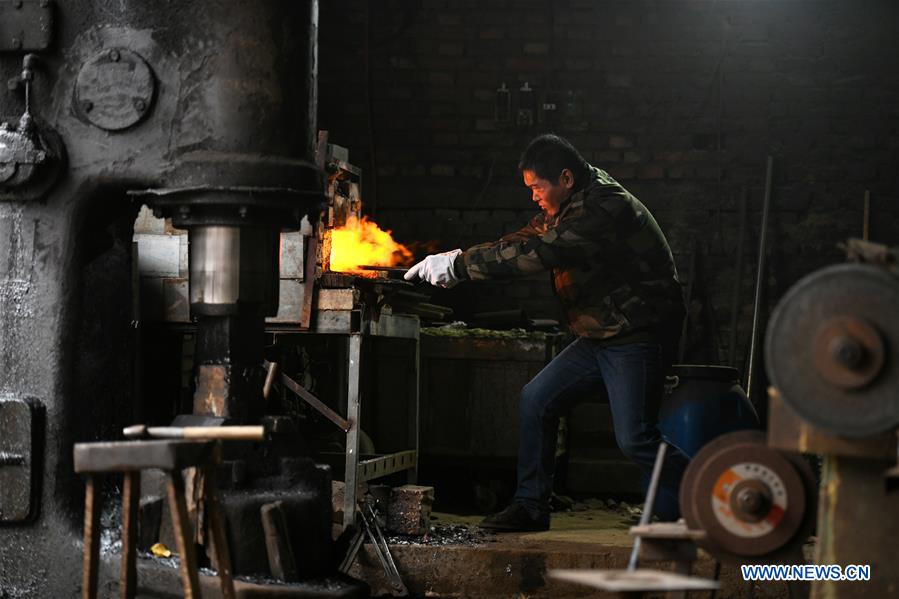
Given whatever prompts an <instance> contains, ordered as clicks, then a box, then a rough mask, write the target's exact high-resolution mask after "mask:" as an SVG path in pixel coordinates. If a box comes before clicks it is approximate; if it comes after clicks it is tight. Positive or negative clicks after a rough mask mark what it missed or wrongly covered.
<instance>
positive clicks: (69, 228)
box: [0, 0, 363, 597]
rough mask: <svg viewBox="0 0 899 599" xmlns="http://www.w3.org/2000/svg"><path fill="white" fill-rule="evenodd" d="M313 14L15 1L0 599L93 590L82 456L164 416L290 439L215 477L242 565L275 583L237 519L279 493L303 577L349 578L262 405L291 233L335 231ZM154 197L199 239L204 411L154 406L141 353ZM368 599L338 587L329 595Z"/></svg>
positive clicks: (298, 463)
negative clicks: (144, 233) (142, 262)
mask: <svg viewBox="0 0 899 599" xmlns="http://www.w3.org/2000/svg"><path fill="white" fill-rule="evenodd" d="M317 10H318V8H317V3H316V2H315V0H301V1H295V2H282V1H279V0H262V1H258V2H226V1H222V2H212V1H207V0H187V1H184V2H178V3H157V2H134V1H130V0H126V1H125V2H117V3H109V2H105V1H100V0H93V1H92V0H71V1H58V2H53V1H50V0H0V78H2V81H3V82H4V83H7V82H8V87H5V88H4V91H3V92H2V93H0V121H2V124H0V596H2V597H70V596H74V595H76V594H77V593H78V589H79V581H80V580H81V573H80V570H81V564H82V556H81V549H80V542H79V540H80V539H81V536H82V531H81V526H82V520H81V518H82V514H83V506H82V503H81V502H82V499H81V498H82V496H83V493H84V485H83V482H82V480H81V479H80V478H79V477H78V476H76V475H75V473H74V471H73V463H72V447H73V445H74V444H75V443H76V442H83V441H96V440H100V439H114V438H119V439H120V438H121V429H122V427H123V426H125V425H128V424H131V423H133V422H141V421H143V420H145V419H147V418H149V417H150V416H151V415H153V414H157V415H158V414H164V413H166V412H167V411H170V412H172V413H173V415H174V414H175V413H178V412H179V411H180V412H185V413H189V414H187V420H184V421H183V422H182V423H188V424H203V425H213V426H215V425H220V424H224V423H231V424H246V423H259V422H264V423H265V424H266V425H267V427H268V430H269V431H270V432H271V433H272V435H273V436H274V438H275V440H274V441H273V442H271V443H264V444H256V445H254V444H251V443H244V444H242V445H241V444H237V445H234V446H232V447H230V448H228V449H226V455H225V458H226V459H225V462H224V463H225V468H224V469H222V468H220V472H219V473H218V475H217V476H218V477H219V478H220V479H222V482H223V483H225V484H224V489H223V491H222V503H223V507H224V512H225V513H226V515H227V516H228V520H229V523H230V532H229V536H230V539H231V543H232V557H233V563H234V570H235V573H237V574H241V573H245V574H249V573H260V572H263V573H264V570H265V563H264V546H262V545H260V544H261V543H263V541H262V540H261V539H254V538H253V534H256V533H258V532H259V529H260V525H258V521H253V523H251V524H242V522H243V521H244V519H246V518H248V517H247V516H246V515H247V514H254V515H258V512H259V506H260V505H262V504H264V503H266V502H271V501H272V500H273V499H277V500H278V501H281V502H283V505H284V506H285V510H286V512H285V513H287V514H288V515H290V514H293V516H291V517H295V518H297V519H298V520H299V523H298V524H297V526H293V527H292V530H295V531H297V533H296V534H302V535H304V536H303V539H304V541H305V542H307V544H308V547H307V549H308V552H307V555H306V557H305V559H304V561H303V562H302V563H301V564H300V566H301V567H300V570H301V574H302V575H303V576H304V577H306V578H310V579H311V578H316V577H317V578H322V577H327V576H329V575H330V574H331V573H333V572H336V568H335V567H333V563H334V560H333V559H331V557H332V556H331V555H330V553H329V552H330V550H331V547H330V543H331V535H330V531H331V475H330V471H329V470H328V469H327V468H323V467H318V466H316V465H315V464H313V463H312V462H311V461H310V460H308V458H305V457H304V456H303V451H302V447H298V446H297V444H295V443H291V442H288V441H284V439H285V438H287V437H285V436H284V433H289V432H290V424H289V423H288V422H285V421H284V420H279V419H278V418H267V419H266V418H265V414H266V403H265V401H264V399H263V388H264V383H265V379H266V371H265V369H264V366H263V365H264V363H265V362H264V358H266V357H268V356H266V355H265V354H264V350H265V347H266V344H267V343H268V342H269V339H267V338H266V333H265V321H266V318H275V317H276V315H277V314H278V304H279V239H280V235H281V233H282V232H283V231H297V230H299V229H300V227H301V224H302V222H303V221H304V220H306V221H307V222H308V223H309V224H310V226H312V227H313V228H315V227H319V226H320V225H319V221H320V218H321V214H322V210H323V208H324V207H325V206H326V194H325V192H326V188H325V185H326V184H325V181H326V178H325V170H324V161H323V160H321V159H320V162H318V163H317V162H316V146H317V137H316V132H317V129H316V118H315V117H316V69H317V57H316V52H317V42H316V35H317V19H318V12H317ZM320 156H321V154H320ZM334 179H335V178H334V177H331V182H332V184H333V182H334ZM344 187H345V189H344V191H345V192H347V193H349V191H351V190H350V188H349V187H346V186H344ZM331 197H335V194H334V193H332V194H331ZM141 205H147V206H149V207H150V208H151V209H152V210H153V212H154V213H155V214H156V215H157V216H158V217H165V218H167V219H169V222H170V223H171V224H172V225H173V226H175V227H177V228H179V229H184V230H186V231H187V236H188V239H189V252H190V256H189V258H190V260H189V265H190V266H189V274H190V276H189V279H190V284H189V306H190V315H191V320H192V325H191V326H192V327H194V329H193V335H194V336H195V340H196V344H195V347H196V349H195V354H194V359H193V361H194V364H195V371H194V373H193V376H194V377H195V381H196V384H195V387H194V393H193V398H192V402H191V403H192V409H187V410H179V409H177V408H178V407H179V406H178V402H177V400H176V399H173V398H171V397H163V396H159V395H157V394H156V393H154V392H153V391H152V390H153V389H157V388H160V387H159V386H158V385H154V383H155V382H156V381H155V379H157V378H160V377H161V376H164V375H161V374H160V373H158V372H154V371H150V370H149V369H147V368H146V367H145V366H146V363H147V362H146V360H144V361H141V360H139V359H137V358H136V356H138V355H139V354H140V352H139V351H138V349H139V348H140V347H141V343H142V340H141V330H142V326H141V323H140V317H139V314H140V310H139V307H138V306H137V305H136V301H137V298H138V296H139V294H138V293H137V291H136V289H137V285H136V284H135V277H134V276H133V273H134V269H135V268H136V266H135V264H133V262H134V261H133V255H132V243H131V238H132V233H133V229H132V227H133V223H134V219H135V216H136V215H137V213H138V210H139V208H140V207H141ZM352 209H355V210H356V211H358V205H355V206H350V210H352ZM325 218H326V219H327V220H328V222H327V223H326V224H329V225H330V224H333V223H331V222H330V220H331V219H332V217H331V215H330V213H328V214H327V215H326V216H325ZM301 255H304V254H301ZM305 255H307V256H309V255H311V256H313V258H311V259H312V260H314V259H315V258H314V256H315V255H316V254H315V253H311V252H310V251H309V250H308V249H307V250H306V252H305ZM313 267H314V265H313ZM313 272H314V269H313ZM307 319H308V313H307ZM307 322H308V321H307ZM163 354H164V352H163V353H162V354H160V355H157V356H155V358H156V362H155V363H160V362H165V360H166V356H165V355H163ZM173 366H174V368H173V370H175V371H176V373H177V369H178V365H177V364H174V365H173ZM148 389H149V390H150V391H148ZM279 435H281V439H282V440H281V441H279V440H278V438H279ZM228 452H232V453H230V454H229V453H228ZM220 486H221V485H220ZM107 492H108V493H109V494H112V495H114V494H115V493H116V488H115V485H114V484H110V485H109V486H108V487H107ZM109 503H112V502H109ZM114 523H115V522H114V521H113V524H114ZM199 537H202V534H199V535H198V540H202V538H199ZM259 547H262V554H261V555H262V556H263V557H261V556H260V554H259V553H260V552H259ZM303 551H306V549H303ZM108 574H109V573H108V572H106V574H104V571H103V570H101V578H102V577H103V576H108ZM101 588H102V585H101ZM360 588H363V587H360V586H359V585H354V584H353V583H352V581H349V580H346V579H343V580H342V581H341V580H337V581H336V582H332V583H330V586H328V587H327V588H326V589H325V591H322V589H321V588H318V590H317V591H316V592H328V593H331V594H330V595H328V596H351V595H352V593H358V592H360ZM302 592H303V591H302V589H299V588H298V590H297V595H296V596H304V595H303V594H302ZM316 596H320V595H316Z"/></svg>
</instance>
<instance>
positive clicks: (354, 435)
mask: <svg viewBox="0 0 899 599" xmlns="http://www.w3.org/2000/svg"><path fill="white" fill-rule="evenodd" d="M267 328H268V329H269V332H271V333H273V334H274V335H275V338H276V341H277V340H278V339H282V338H283V337H285V336H288V337H293V336H299V337H302V336H307V335H339V336H343V337H346V358H347V359H346V361H345V362H344V368H343V372H342V375H343V376H342V377H341V379H342V381H343V382H344V383H345V388H346V419H343V418H342V417H341V416H340V415H338V414H336V413H334V412H333V410H331V409H330V408H328V407H327V406H326V405H324V404H323V403H322V402H320V401H317V400H315V398H314V397H312V399H310V395H311V394H309V393H308V391H307V392H305V393H303V392H298V391H299V390H297V389H294V388H292V387H290V385H289V384H288V387H290V388H291V389H292V390H293V391H294V392H296V393H297V394H298V395H299V396H300V397H301V398H303V399H304V400H306V402H307V403H309V404H310V405H311V406H312V407H314V408H315V409H316V410H317V411H319V412H320V413H321V414H323V415H324V416H325V417H326V418H328V419H329V420H331V421H332V422H334V423H335V424H336V425H337V426H338V427H339V428H341V429H342V430H344V431H345V432H346V455H345V458H344V463H345V470H344V472H345V474H344V483H345V488H344V501H343V514H344V516H343V526H344V528H346V526H347V525H349V524H350V523H352V522H353V514H354V513H355V507H356V487H357V485H358V484H359V483H360V482H364V481H369V480H373V479H376V478H381V477H383V476H387V475H389V474H394V473H396V472H402V471H407V472H408V482H409V483H415V482H417V476H418V448H419V362H420V346H419V328H420V325H419V320H418V316H413V315H407V314H384V313H382V314H380V315H379V317H378V318H377V319H374V318H370V317H368V316H365V315H363V313H362V311H361V310H358V309H352V310H350V309H337V310H321V309H319V310H315V311H314V312H313V314H312V319H311V323H310V328H309V329H308V330H305V331H303V330H296V329H291V328H290V327H285V326H278V325H274V324H269V326H268V327H267ZM369 337H372V338H374V337H386V338H393V339H407V340H409V341H412V342H413V344H414V354H413V357H412V360H413V364H412V366H413V376H412V377H410V380H409V398H410V400H409V402H410V405H409V414H410V415H411V418H409V422H408V426H407V431H408V437H407V442H408V445H409V448H408V449H406V450H403V451H397V452H393V453H386V454H380V455H375V456H365V457H364V458H363V456H362V455H361V454H360V451H359V450H360V443H359V436H360V431H361V422H360V420H361V413H362V396H361V393H360V379H361V373H362V342H363V339H365V338H369Z"/></svg>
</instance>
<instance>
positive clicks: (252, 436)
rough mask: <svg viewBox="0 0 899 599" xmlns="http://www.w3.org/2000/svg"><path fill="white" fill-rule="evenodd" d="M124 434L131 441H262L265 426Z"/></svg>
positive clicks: (139, 427) (141, 427)
mask: <svg viewBox="0 0 899 599" xmlns="http://www.w3.org/2000/svg"><path fill="white" fill-rule="evenodd" d="M122 434H123V435H125V437H127V438H129V439H139V438H142V437H156V438H160V439H225V440H230V441H262V440H263V439H265V427H264V426H183V427H182V426H149V427H148V426H147V425H145V424H135V425H132V426H127V427H125V428H124V429H123V430H122Z"/></svg>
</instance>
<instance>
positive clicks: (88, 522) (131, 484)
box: [75, 440, 235, 599]
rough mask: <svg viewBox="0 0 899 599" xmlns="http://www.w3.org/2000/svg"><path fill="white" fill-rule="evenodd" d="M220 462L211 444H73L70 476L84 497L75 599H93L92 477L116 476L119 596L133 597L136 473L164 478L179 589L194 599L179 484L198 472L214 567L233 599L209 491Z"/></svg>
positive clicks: (192, 558)
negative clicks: (82, 485) (120, 478)
mask: <svg viewBox="0 0 899 599" xmlns="http://www.w3.org/2000/svg"><path fill="white" fill-rule="evenodd" d="M219 459H220V457H219V452H218V451H217V444H216V442H215V441H182V440H159V441H114V442H109V443H77V444H76V445H75V472H78V473H79V474H84V475H86V484H87V486H86V489H85V496H84V571H83V579H82V589H81V596H82V597H83V598H84V599H95V598H96V597H97V585H98V580H97V578H98V570H99V557H100V501H99V498H98V497H97V495H96V494H97V491H98V488H97V479H98V478H99V477H98V476H96V475H97V474H100V473H106V472H122V473H124V476H125V481H124V485H123V489H122V562H121V575H120V578H119V596H120V597H122V599H133V597H134V596H135V594H136V593H137V561H136V559H137V518H138V506H139V502H140V471H141V470H145V469H148V468H158V469H160V470H163V471H164V472H165V474H166V479H167V482H166V488H167V494H168V501H169V509H170V510H171V513H172V526H173V528H174V533H175V539H176V541H177V543H178V553H179V554H180V557H181V584H182V586H183V588H184V596H185V597H187V598H188V599H193V598H197V599H198V598H199V597H200V579H199V573H198V570H197V558H196V555H195V548H194V544H195V543H194V538H193V534H192V531H191V530H190V521H189V519H188V516H187V504H186V502H185V497H184V480H183V478H182V477H181V471H182V470H184V469H185V468H198V469H200V471H201V472H202V473H203V475H204V477H205V489H206V509H207V512H208V514H209V528H210V532H211V534H212V541H213V545H214V550H215V560H216V562H217V563H216V567H217V569H218V574H219V580H220V581H221V587H222V595H223V596H224V597H225V599H233V598H234V596H235V595H234V581H233V580H232V577H231V555H230V553H229V551H228V540H227V538H226V537H225V523H224V520H223V518H222V513H221V509H220V506H219V502H218V494H217V493H216V487H215V472H214V468H215V465H216V464H217V463H218V461H219Z"/></svg>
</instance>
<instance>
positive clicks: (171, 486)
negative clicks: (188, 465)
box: [166, 470, 200, 599]
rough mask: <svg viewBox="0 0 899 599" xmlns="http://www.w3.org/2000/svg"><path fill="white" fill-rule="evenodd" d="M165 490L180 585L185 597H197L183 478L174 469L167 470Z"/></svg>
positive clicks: (193, 555)
mask: <svg viewBox="0 0 899 599" xmlns="http://www.w3.org/2000/svg"><path fill="white" fill-rule="evenodd" d="M166 474H167V478H168V481H167V484H166V490H167V491H168V496H169V509H170V510H171V512H172V528H174V529H175V530H174V532H175V540H176V541H177V543H178V553H179V555H180V557H181V585H182V586H183V587H184V589H183V590H184V597H185V599H195V598H196V599H199V597H200V578H199V573H198V572H197V557H196V554H195V548H194V538H193V534H192V533H191V530H190V520H189V519H188V517H187V504H186V503H185V502H184V480H183V479H182V478H181V472H179V471H177V470H175V471H170V472H167V473H166Z"/></svg>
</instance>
